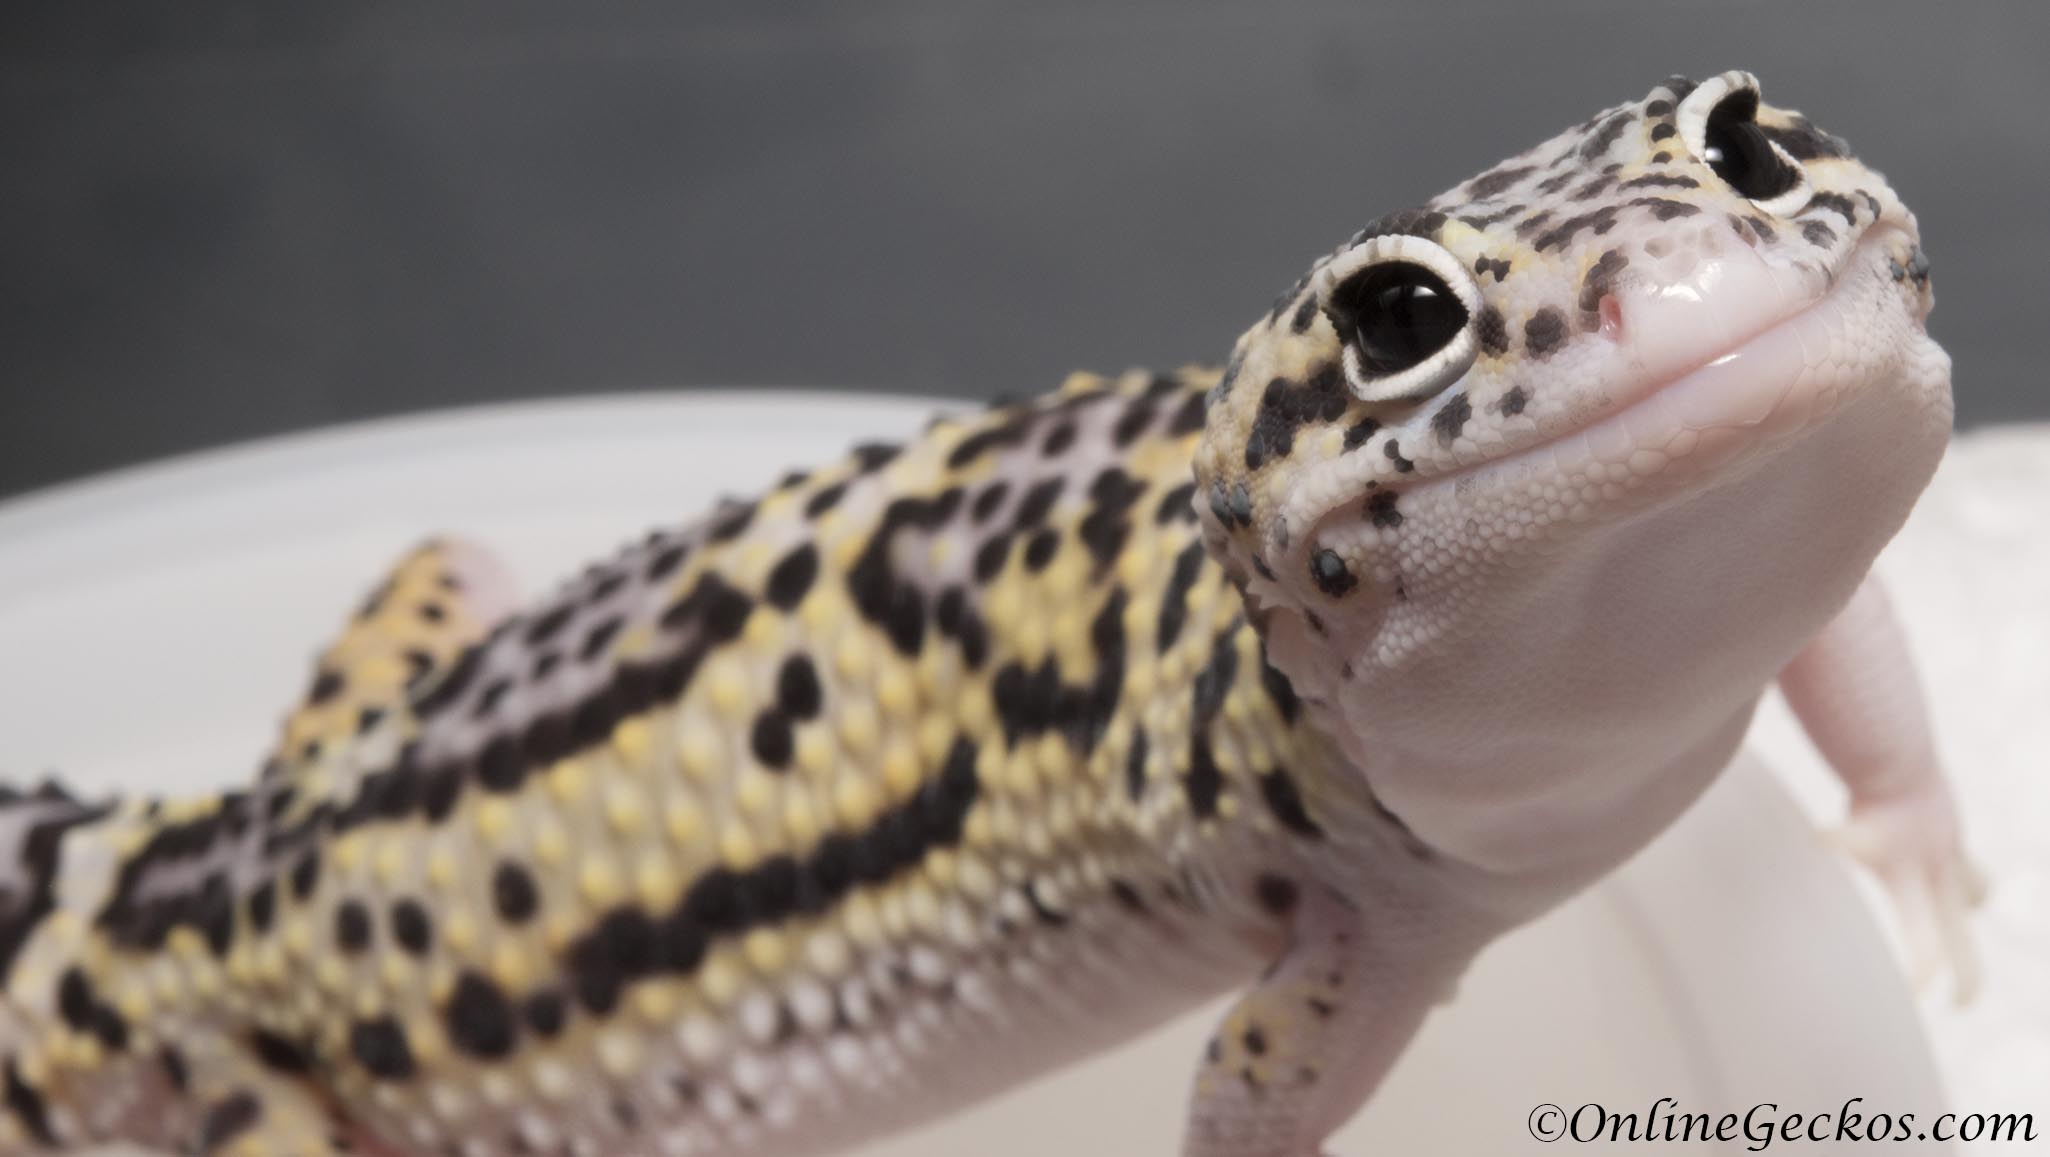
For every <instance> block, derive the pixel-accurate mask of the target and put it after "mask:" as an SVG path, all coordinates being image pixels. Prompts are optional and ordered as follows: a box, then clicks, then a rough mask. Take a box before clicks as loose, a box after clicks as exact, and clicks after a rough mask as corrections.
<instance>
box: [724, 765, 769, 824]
mask: <svg viewBox="0 0 2050 1157" xmlns="http://www.w3.org/2000/svg"><path fill="white" fill-rule="evenodd" d="M733 800H734V802H735V803H738V804H739V805H740V810H742V811H744V812H746V813H747V814H749V815H751V816H757V817H759V816H762V815H766V814H767V813H768V811H769V809H771V808H773V807H775V806H776V785H775V783H774V782H773V781H772V780H770V778H769V773H768V772H765V771H760V770H758V769H756V768H752V767H750V768H746V769H745V770H743V771H741V773H740V775H739V778H738V780H737V782H735V783H734V785H733Z"/></svg>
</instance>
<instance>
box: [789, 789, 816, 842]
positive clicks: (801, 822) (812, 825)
mask: <svg viewBox="0 0 2050 1157" xmlns="http://www.w3.org/2000/svg"><path fill="white" fill-rule="evenodd" d="M783 834H784V836H785V837H786V838H787V839H788V840H789V842H790V843H791V844H792V845H794V846H797V847H805V846H809V845H810V844H811V842H812V841H813V840H815V839H817V838H818V834H819V822H818V818H817V816H816V815H815V814H814V812H813V811H812V805H811V801H810V800H809V799H808V798H806V797H805V796H803V795H801V794H799V793H797V792H791V793H790V794H789V796H788V798H786V799H785V800H784V801H783Z"/></svg>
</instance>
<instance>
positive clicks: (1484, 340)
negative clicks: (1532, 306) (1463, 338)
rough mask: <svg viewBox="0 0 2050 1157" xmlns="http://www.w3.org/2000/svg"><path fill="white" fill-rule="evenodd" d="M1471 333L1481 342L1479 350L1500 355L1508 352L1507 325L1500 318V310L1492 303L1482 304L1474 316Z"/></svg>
mask: <svg viewBox="0 0 2050 1157" xmlns="http://www.w3.org/2000/svg"><path fill="white" fill-rule="evenodd" d="M1473 335H1474V337H1475V338H1476V339H1477V340H1478V341H1479V342H1480V343H1481V352H1482V353H1486V354H1490V355H1493V356H1497V357H1499V356H1501V355H1502V354H1505V353H1508V352H1509V326H1508V323H1506V322H1504V321H1503V320H1502V311H1501V310H1499V309H1496V308H1495V307H1494V306H1492V305H1484V306H1482V307H1481V311H1480V313H1479V314H1478V315H1476V316H1475V317H1474V322H1473Z"/></svg>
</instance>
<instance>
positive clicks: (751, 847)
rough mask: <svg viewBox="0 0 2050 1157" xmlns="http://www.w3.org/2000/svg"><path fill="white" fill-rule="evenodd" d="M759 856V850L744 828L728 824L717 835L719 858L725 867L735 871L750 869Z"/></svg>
mask: <svg viewBox="0 0 2050 1157" xmlns="http://www.w3.org/2000/svg"><path fill="white" fill-rule="evenodd" d="M761 855H762V853H761V849H760V848H759V847H757V846H756V844H755V839H754V837H753V836H751V835H749V834H748V831H747V829H746V828H745V827H742V826H741V825H739V824H730V825H728V826H727V828H726V830H725V831H723V832H721V833H720V834H719V858H720V859H721V860H723V861H725V864H726V866H727V867H729V868H732V869H734V870H735V871H740V870H743V869H747V868H752V867H754V865H755V861H757V860H759V859H761Z"/></svg>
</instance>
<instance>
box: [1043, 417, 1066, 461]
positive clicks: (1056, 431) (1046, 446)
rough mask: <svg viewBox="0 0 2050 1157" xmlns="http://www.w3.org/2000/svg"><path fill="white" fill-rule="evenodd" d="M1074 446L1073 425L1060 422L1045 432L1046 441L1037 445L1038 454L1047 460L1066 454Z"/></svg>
mask: <svg viewBox="0 0 2050 1157" xmlns="http://www.w3.org/2000/svg"><path fill="white" fill-rule="evenodd" d="M1074 444H1075V423H1074V422H1072V421H1061V422H1057V423H1055V425H1054V428H1053V429H1051V430H1049V431H1047V434H1046V440H1045V441H1043V442H1041V443H1040V444H1039V452H1040V453H1041V454H1043V455H1045V456H1046V457H1048V458H1055V457H1058V456H1060V455H1061V454H1064V453H1066V452H1067V449H1068V447H1070V446H1073V445H1074Z"/></svg>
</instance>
